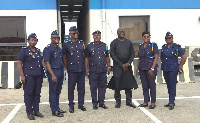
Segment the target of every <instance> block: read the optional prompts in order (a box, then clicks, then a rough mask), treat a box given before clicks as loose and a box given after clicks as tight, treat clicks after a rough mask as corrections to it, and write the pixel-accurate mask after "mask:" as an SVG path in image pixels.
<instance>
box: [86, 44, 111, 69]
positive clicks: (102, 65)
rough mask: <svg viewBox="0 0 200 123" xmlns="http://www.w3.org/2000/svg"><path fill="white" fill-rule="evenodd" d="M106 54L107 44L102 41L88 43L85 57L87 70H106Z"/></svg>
mask: <svg viewBox="0 0 200 123" xmlns="http://www.w3.org/2000/svg"><path fill="white" fill-rule="evenodd" d="M106 56H109V54H108V50H107V45H106V44H105V43H103V42H100V43H99V44H95V43H94V42H92V43H90V44H88V45H87V47H86V57H88V58H89V72H95V73H102V72H107V66H106Z"/></svg>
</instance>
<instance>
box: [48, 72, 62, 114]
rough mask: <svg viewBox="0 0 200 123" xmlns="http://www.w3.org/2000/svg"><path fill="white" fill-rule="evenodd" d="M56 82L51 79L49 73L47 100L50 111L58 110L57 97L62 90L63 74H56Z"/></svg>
mask: <svg viewBox="0 0 200 123" xmlns="http://www.w3.org/2000/svg"><path fill="white" fill-rule="evenodd" d="M56 78H57V82H53V81H52V77H51V75H48V81H49V102H50V108H51V111H52V112H56V111H58V110H59V109H60V108H59V97H60V93H61V90H62V85H63V75H61V76H56Z"/></svg>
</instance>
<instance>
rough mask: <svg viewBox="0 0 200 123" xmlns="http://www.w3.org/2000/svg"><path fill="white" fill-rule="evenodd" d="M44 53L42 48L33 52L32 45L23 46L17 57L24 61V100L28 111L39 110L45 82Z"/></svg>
mask: <svg viewBox="0 0 200 123" xmlns="http://www.w3.org/2000/svg"><path fill="white" fill-rule="evenodd" d="M42 59H43V57H42V55H41V54H40V50H39V49H37V48H36V50H35V52H33V51H32V50H31V49H30V47H29V46H28V47H23V48H22V49H21V50H20V52H19V54H18V57H17V60H19V61H22V63H23V72H24V75H25V83H23V89H24V102H25V105H26V113H27V114H32V113H33V111H34V112H39V103H40V93H41V87H42V83H43V74H44V71H43V66H42Z"/></svg>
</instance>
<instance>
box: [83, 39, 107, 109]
mask: <svg viewBox="0 0 200 123" xmlns="http://www.w3.org/2000/svg"><path fill="white" fill-rule="evenodd" d="M107 56H109V54H108V50H107V45H106V44H105V43H103V42H100V43H99V44H95V43H94V42H92V43H90V44H88V45H87V47H86V57H88V58H89V84H90V91H91V96H92V103H93V105H97V104H98V103H99V105H103V104H104V99H105V93H106V88H107V76H106V74H107V66H106V57H107ZM97 89H98V100H97Z"/></svg>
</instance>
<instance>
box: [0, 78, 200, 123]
mask: <svg viewBox="0 0 200 123" xmlns="http://www.w3.org/2000/svg"><path fill="white" fill-rule="evenodd" d="M108 79H110V77H109V78H108ZM195 80H196V83H178V84H177V99H176V106H175V109H174V110H172V111H170V110H169V109H168V108H165V107H164V106H163V105H164V104H166V103H168V93H167V87H166V84H157V102H156V108H155V109H154V110H152V109H148V107H147V108H135V109H134V108H130V107H127V106H126V105H125V100H123V101H122V106H121V108H119V109H116V108H114V105H115V101H114V99H113V93H114V92H113V90H110V89H107V92H106V105H107V106H108V107H109V108H108V109H106V110H105V109H102V108H99V109H98V110H93V109H92V103H91V96H90V90H89V83H88V79H87V78H86V93H85V107H86V108H87V111H86V112H83V111H81V110H79V109H78V108H77V91H75V101H76V105H75V112H74V113H73V114H71V113H69V112H67V113H65V116H64V117H62V118H58V117H54V116H52V115H51V110H50V108H49V104H48V100H49V97H48V82H47V79H44V83H43V87H42V92H41V104H40V112H41V113H42V114H44V116H45V117H44V118H37V117H36V120H35V121H30V120H28V118H27V116H26V112H25V106H24V103H23V89H0V93H1V95H0V122H2V121H6V120H7V121H6V122H8V121H9V120H10V123H19V122H20V123H27V122H40V123H49V122H51V123H80V122H81V123H93V122H95V123H151V122H163V123H179V122H181V123H190V122H192V123H198V122H200V117H199V112H200V105H199V104H200V77H199V76H198V77H197V76H196V77H195ZM67 88H68V86H67V82H65V83H64V84H63V89H62V93H61V95H60V107H61V109H63V110H66V111H68V110H69V107H68V102H67V101H68V97H67ZM121 94H122V98H123V99H125V94H124V91H122V92H121ZM133 102H134V103H135V104H136V105H138V104H139V103H143V95H142V87H141V84H139V88H138V89H137V90H133ZM15 112H16V113H15Z"/></svg>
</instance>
